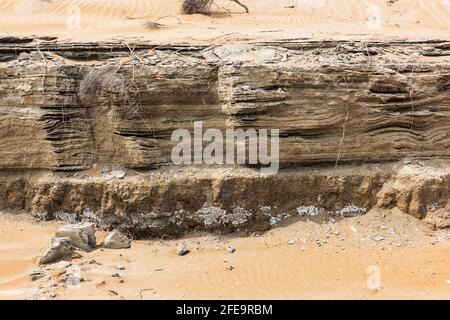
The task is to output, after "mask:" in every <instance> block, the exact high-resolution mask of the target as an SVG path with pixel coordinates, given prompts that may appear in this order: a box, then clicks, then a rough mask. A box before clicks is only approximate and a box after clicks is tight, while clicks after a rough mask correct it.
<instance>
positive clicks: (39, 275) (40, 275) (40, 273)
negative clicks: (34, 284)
mask: <svg viewBox="0 0 450 320" xmlns="http://www.w3.org/2000/svg"><path fill="white" fill-rule="evenodd" d="M30 276H31V280H32V281H36V280H39V279H41V278H43V277H45V272H44V271H42V270H33V271H31V273H30Z"/></svg>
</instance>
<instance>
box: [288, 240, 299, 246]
mask: <svg viewBox="0 0 450 320" xmlns="http://www.w3.org/2000/svg"><path fill="white" fill-rule="evenodd" d="M287 243H288V244H290V245H292V244H296V243H297V239H292V240H288V242H287Z"/></svg>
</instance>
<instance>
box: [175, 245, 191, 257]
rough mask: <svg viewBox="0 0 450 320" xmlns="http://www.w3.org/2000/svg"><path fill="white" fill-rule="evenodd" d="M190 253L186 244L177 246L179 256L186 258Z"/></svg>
mask: <svg viewBox="0 0 450 320" xmlns="http://www.w3.org/2000/svg"><path fill="white" fill-rule="evenodd" d="M188 253H189V250H188V248H187V246H186V245H185V244H184V243H180V244H178V245H177V255H179V256H185V255H187V254H188Z"/></svg>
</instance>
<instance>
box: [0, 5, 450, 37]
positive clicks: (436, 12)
mask: <svg viewBox="0 0 450 320" xmlns="http://www.w3.org/2000/svg"><path fill="white" fill-rule="evenodd" d="M391 2H393V3H391ZM216 3H217V5H215V6H213V10H214V11H215V14H214V15H212V16H205V15H198V14H197V15H192V16H185V15H181V14H180V1H179V0H165V1H160V0H52V1H43V0H1V1H0V34H14V35H18V34H21V35H40V36H43V35H45V36H49V35H54V36H58V37H60V39H70V40H102V39H112V38H114V39H123V40H126V39H127V38H136V37H137V38H139V39H141V40H143V41H144V40H145V41H152V42H161V43H166V42H171V43H173V42H200V43H204V42H207V43H208V42H224V41H237V40H272V39H292V38H304V37H306V38H313V39H316V38H318V39H323V38H355V39H356V38H358V39H388V38H408V39H430V38H440V39H449V38H450V1H449V0H398V1H395V0H394V1H388V0H346V1H342V0H245V1H244V3H246V4H247V5H248V6H249V8H250V14H243V9H242V8H241V7H239V6H238V5H237V4H235V3H233V2H231V1H228V0H216ZM78 13H79V15H78ZM78 17H79V18H78ZM78 21H79V22H80V23H78ZM146 21H152V22H158V23H160V24H162V25H163V28H161V29H158V30H148V29H146V28H145V27H144V23H145V22H146Z"/></svg>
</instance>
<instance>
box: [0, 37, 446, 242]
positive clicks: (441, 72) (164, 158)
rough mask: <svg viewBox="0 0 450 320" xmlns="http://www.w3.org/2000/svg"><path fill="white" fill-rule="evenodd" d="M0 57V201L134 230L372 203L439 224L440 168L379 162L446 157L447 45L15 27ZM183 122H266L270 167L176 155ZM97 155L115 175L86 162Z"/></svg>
mask: <svg viewBox="0 0 450 320" xmlns="http://www.w3.org/2000/svg"><path fill="white" fill-rule="evenodd" d="M0 61H1V62H0V145H1V146H2V147H1V148H0V167H1V168H2V171H1V173H0V208H3V209H25V210H30V211H32V212H33V213H34V214H35V215H37V216H39V217H42V218H44V219H50V218H60V219H64V220H67V221H69V222H72V223H73V222H80V221H83V220H87V221H92V222H95V223H97V224H98V225H100V226H102V227H105V228H109V229H114V228H117V229H118V230H122V231H127V232H130V233H131V234H133V235H135V236H138V237H147V236H161V235H164V234H175V235H179V234H182V233H184V232H187V231H190V230H194V229H200V230H207V231H212V230H221V231H234V230H264V229H267V228H269V227H270V226H271V225H274V224H276V223H278V222H280V221H282V220H284V219H286V218H288V217H292V216H298V215H300V216H305V215H308V216H314V215H317V214H321V213H327V214H331V215H333V216H336V217H345V216H348V215H353V214H362V213H364V212H366V211H367V210H370V209H371V208H374V207H377V206H378V207H380V208H393V207H398V208H400V209H401V210H403V211H404V212H405V213H408V214H412V215H414V216H416V217H418V218H426V217H428V218H430V217H431V216H429V214H430V213H433V214H434V216H436V217H437V218H436V219H437V220H436V219H435V220H433V221H435V222H434V225H436V226H437V225H443V226H446V225H447V220H446V219H447V218H448V217H447V215H448V214H447V212H448V210H447V211H446V208H448V207H449V204H448V203H449V202H448V172H449V171H448V170H447V171H445V170H444V172H443V173H441V174H440V175H439V177H436V176H435V175H431V176H430V177H423V176H421V175H420V172H419V174H418V175H419V177H420V179H419V178H415V179H413V180H412V183H410V184H408V183H407V182H408V181H410V179H411V177H414V176H416V173H417V172H416V171H417V170H416V169H415V170H416V171H415V172H414V174H406V175H405V173H404V172H402V171H400V172H399V171H398V170H397V169H393V166H394V165H392V164H386V165H384V164H383V165H382V164H381V163H385V162H387V161H388V162H395V161H397V160H400V159H403V158H405V157H408V158H410V159H415V158H420V159H444V158H448V156H449V155H450V151H449V148H448V145H449V142H450V141H449V125H450V118H449V116H450V99H449V97H450V63H449V61H450V43H449V42H445V41H428V42H411V41H390V42H371V43H363V42H349V41H307V40H302V41H300V40H299V41H290V42H273V43H241V44H235V45H218V46H211V47H208V46H191V45H166V46H157V45H151V44H142V43H141V44H135V45H133V44H131V45H130V44H129V45H125V44H123V43H97V44H93V43H58V42H57V41H37V40H35V39H32V38H17V39H16V38H14V37H12V38H7V39H6V40H5V39H4V40H2V39H1V38H0ZM194 121H202V122H203V130H206V129H208V128H216V129H219V130H220V131H221V132H224V131H225V130H226V129H279V130H280V164H281V166H282V168H283V169H282V170H281V171H280V173H278V174H277V175H274V176H270V177H265V176H261V175H260V174H259V172H258V171H254V169H255V168H253V167H251V168H250V167H249V168H243V167H242V166H232V167H227V168H222V167H215V166H211V167H208V168H204V167H182V168H177V167H175V166H174V165H173V163H172V162H171V159H170V154H171V151H172V147H173V146H174V145H175V143H174V142H172V141H171V134H172V132H173V131H174V130H176V129H187V130H189V131H190V132H191V133H192V131H193V122H194ZM369 162H370V163H372V167H370V168H369V169H367V168H365V164H364V163H369ZM347 164H353V165H352V166H348V167H347V166H346V165H347ZM335 166H337V168H335ZM106 167H108V168H118V170H116V171H113V172H120V173H123V174H120V179H119V178H117V176H116V174H109V175H103V176H102V175H98V174H97V173H98V170H100V169H99V168H106ZM133 169H134V170H136V171H133ZM155 169H156V170H155ZM73 171H76V173H75V175H76V176H74V175H73ZM107 171H108V172H109V171H110V170H107ZM419 171H420V170H419ZM105 172H106V171H105ZM433 177H434V178H433ZM399 181H401V182H399ZM430 219H431V218H430Z"/></svg>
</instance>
